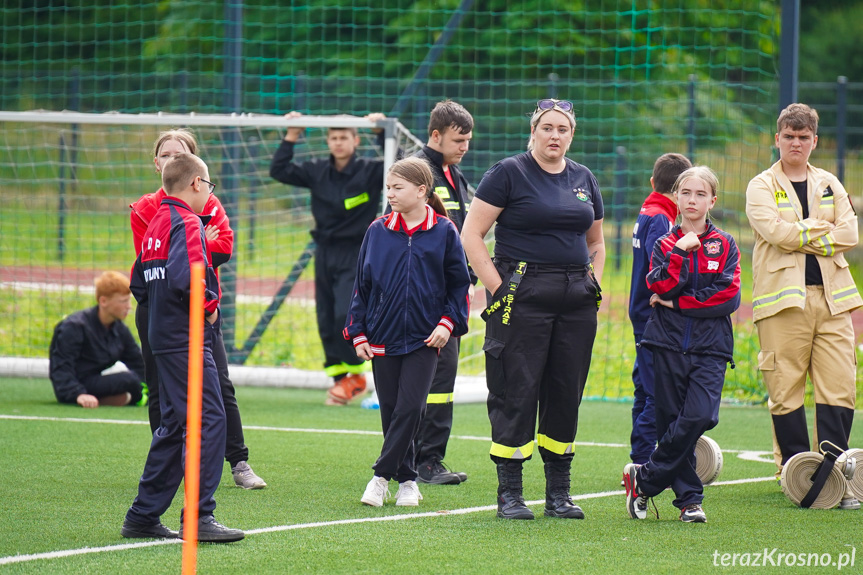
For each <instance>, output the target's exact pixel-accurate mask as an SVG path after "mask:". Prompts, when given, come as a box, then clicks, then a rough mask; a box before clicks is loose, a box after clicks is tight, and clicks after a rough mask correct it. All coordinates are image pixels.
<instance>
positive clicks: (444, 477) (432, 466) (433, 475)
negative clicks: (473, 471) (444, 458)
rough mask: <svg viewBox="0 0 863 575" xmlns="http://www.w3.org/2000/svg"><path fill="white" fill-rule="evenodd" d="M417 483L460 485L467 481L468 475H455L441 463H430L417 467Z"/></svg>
mask: <svg viewBox="0 0 863 575" xmlns="http://www.w3.org/2000/svg"><path fill="white" fill-rule="evenodd" d="M417 474H418V476H417V482H419V483H431V484H434V485H458V484H459V483H461V482H462V481H467V473H454V472H452V471H450V470H449V469H447V468H446V467H445V466H444V464H443V463H441V462H440V461H428V462H426V463H421V464H419V465H418V466H417Z"/></svg>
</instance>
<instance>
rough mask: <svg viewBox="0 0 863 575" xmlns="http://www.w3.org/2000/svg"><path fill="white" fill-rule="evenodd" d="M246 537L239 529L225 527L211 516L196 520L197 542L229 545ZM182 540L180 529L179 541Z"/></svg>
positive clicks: (181, 529) (181, 530)
mask: <svg viewBox="0 0 863 575" xmlns="http://www.w3.org/2000/svg"><path fill="white" fill-rule="evenodd" d="M245 536H246V534H245V533H243V532H242V531H240V530H239V529H231V528H230V527H225V526H224V525H222V524H221V523H219V522H218V521H216V518H215V517H213V516H212V515H208V516H206V517H201V518H200V519H199V520H198V541H199V542H201V543H231V542H232V541H239V540H240V539H243V538H244V537H245ZM182 538H183V528H182V527H180V539H182Z"/></svg>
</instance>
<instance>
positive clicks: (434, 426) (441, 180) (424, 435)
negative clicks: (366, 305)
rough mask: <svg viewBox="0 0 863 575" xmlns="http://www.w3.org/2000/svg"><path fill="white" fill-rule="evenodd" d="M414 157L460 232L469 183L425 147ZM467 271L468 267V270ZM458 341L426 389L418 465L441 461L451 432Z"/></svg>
mask: <svg viewBox="0 0 863 575" xmlns="http://www.w3.org/2000/svg"><path fill="white" fill-rule="evenodd" d="M414 157H417V158H421V159H423V160H425V161H426V162H428V165H429V167H430V168H431V170H432V175H433V176H434V186H435V193H436V194H437V195H438V196H440V199H441V200H442V201H443V205H444V207H445V208H446V211H447V217H448V218H449V219H450V220H452V223H454V224H455V227H456V229H458V231H459V232H461V229H462V226H464V219H465V217H467V197H468V195H467V194H468V183H467V179H465V177H464V175H463V174H462V172H461V170H460V169H459V167H458V166H457V165H455V164H452V165H450V166H447V171H448V172H449V177H447V174H446V173H445V172H444V169H443V154H441V153H440V152H438V151H435V150H433V149H431V148H429V147H428V146H423V148H422V149H421V150H419V151H418V152H417V153H416V154H414ZM468 271H469V272H470V268H468ZM470 275H471V283H473V284H476V281H477V280H476V276H475V275H474V274H473V273H472V272H470ZM460 347H461V338H458V337H453V338H450V340H449V341H448V342H447V344H446V345H445V346H444V347H443V348H442V349H441V350H440V356H439V357H438V362H437V370H436V371H435V376H434V379H433V380H432V385H431V389H430V390H429V395H428V400H427V405H426V412H425V415H424V416H423V420H422V422H421V423H420V429H419V432H418V433H417V438H416V458H417V465H418V466H419V465H424V464H428V463H432V462H434V461H443V458H444V456H445V455H446V446H447V443H449V436H450V433H451V432H452V411H453V393H454V391H455V378H456V374H457V373H458V354H459V349H460Z"/></svg>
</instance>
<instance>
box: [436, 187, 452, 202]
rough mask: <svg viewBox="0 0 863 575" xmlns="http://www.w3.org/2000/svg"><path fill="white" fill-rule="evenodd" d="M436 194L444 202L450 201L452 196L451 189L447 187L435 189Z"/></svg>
mask: <svg viewBox="0 0 863 575" xmlns="http://www.w3.org/2000/svg"><path fill="white" fill-rule="evenodd" d="M434 193H436V194H437V195H438V196H440V199H442V200H448V199H450V195H449V188H448V187H446V186H438V187H436V188H435V189H434Z"/></svg>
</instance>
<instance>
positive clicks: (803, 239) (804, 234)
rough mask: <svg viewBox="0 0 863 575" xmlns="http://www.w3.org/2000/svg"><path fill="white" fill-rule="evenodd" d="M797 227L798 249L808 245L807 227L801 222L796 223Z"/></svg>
mask: <svg viewBox="0 0 863 575" xmlns="http://www.w3.org/2000/svg"><path fill="white" fill-rule="evenodd" d="M797 227H798V228H800V247H801V248H802V247H803V246H804V245H806V244H808V243H809V226H807V225H806V224H804V223H803V222H797Z"/></svg>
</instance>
